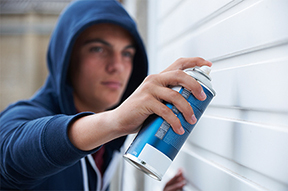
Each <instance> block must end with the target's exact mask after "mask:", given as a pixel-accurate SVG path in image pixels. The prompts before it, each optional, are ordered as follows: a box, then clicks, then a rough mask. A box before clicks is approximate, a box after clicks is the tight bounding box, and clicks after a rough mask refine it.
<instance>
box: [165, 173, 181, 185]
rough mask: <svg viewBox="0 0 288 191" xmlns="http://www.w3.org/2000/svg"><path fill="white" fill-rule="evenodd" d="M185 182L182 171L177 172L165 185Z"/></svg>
mask: <svg viewBox="0 0 288 191" xmlns="http://www.w3.org/2000/svg"><path fill="white" fill-rule="evenodd" d="M183 180H185V178H184V175H183V172H182V170H178V172H177V174H175V176H174V177H173V178H171V179H170V180H169V181H168V182H167V183H166V186H169V185H172V184H175V183H176V182H181V181H183Z"/></svg>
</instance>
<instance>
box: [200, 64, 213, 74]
mask: <svg viewBox="0 0 288 191" xmlns="http://www.w3.org/2000/svg"><path fill="white" fill-rule="evenodd" d="M199 70H201V71H202V72H203V73H204V74H206V75H208V76H209V74H210V72H211V67H209V66H202V67H200V68H199Z"/></svg>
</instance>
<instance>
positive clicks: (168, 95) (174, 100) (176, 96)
mask: <svg viewBox="0 0 288 191" xmlns="http://www.w3.org/2000/svg"><path fill="white" fill-rule="evenodd" d="M157 96H158V98H159V99H161V100H165V101H166V102H168V103H171V104H172V105H174V106H175V107H176V108H177V109H178V111H180V112H181V113H182V115H183V116H184V118H185V119H186V121H187V122H188V123H190V124H195V123H196V121H197V119H196V117H195V115H194V112H193V109H192V107H191V105H190V104H189V102H188V101H187V100H186V99H185V98H184V97H183V96H182V95H181V94H180V93H179V92H178V91H175V90H172V89H170V88H166V87H165V88H164V87H163V88H161V89H159V91H158V92H157ZM167 122H168V121H167Z"/></svg>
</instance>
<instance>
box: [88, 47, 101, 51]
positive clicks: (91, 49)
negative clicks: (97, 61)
mask: <svg viewBox="0 0 288 191" xmlns="http://www.w3.org/2000/svg"><path fill="white" fill-rule="evenodd" d="M89 51H90V52H103V51H104V49H103V48H102V47H99V46H94V47H91V48H90V49H89Z"/></svg>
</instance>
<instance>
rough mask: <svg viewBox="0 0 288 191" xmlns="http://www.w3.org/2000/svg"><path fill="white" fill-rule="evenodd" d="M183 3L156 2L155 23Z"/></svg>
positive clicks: (172, 0)
mask: <svg viewBox="0 0 288 191" xmlns="http://www.w3.org/2000/svg"><path fill="white" fill-rule="evenodd" d="M181 3H183V0H169V1H167V0H157V4H156V6H157V18H156V20H157V21H160V20H161V18H163V17H166V16H168V15H169V14H170V13H171V12H172V11H174V10H175V8H176V7H177V6H178V5H179V4H181Z"/></svg>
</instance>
